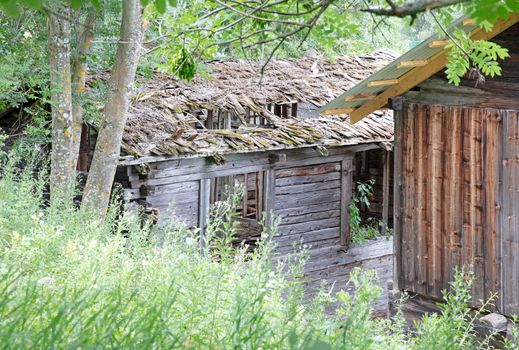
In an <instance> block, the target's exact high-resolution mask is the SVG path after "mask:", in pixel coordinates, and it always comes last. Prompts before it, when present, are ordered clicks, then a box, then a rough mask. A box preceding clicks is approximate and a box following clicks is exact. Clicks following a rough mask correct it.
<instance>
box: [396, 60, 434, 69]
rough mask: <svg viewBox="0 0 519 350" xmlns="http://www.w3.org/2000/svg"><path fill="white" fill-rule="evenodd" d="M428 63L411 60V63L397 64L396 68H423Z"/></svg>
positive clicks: (426, 61)
mask: <svg viewBox="0 0 519 350" xmlns="http://www.w3.org/2000/svg"><path fill="white" fill-rule="evenodd" d="M428 63H429V61H428V60H413V61H402V62H398V64H397V66H396V67H397V68H414V67H423V66H426V65H427V64H428Z"/></svg>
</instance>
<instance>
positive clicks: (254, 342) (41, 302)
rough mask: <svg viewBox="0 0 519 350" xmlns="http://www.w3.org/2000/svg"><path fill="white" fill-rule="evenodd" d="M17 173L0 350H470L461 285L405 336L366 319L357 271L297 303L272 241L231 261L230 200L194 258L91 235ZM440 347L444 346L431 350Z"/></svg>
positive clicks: (172, 226)
mask: <svg viewBox="0 0 519 350" xmlns="http://www.w3.org/2000/svg"><path fill="white" fill-rule="evenodd" d="M14 164H15V162H12V163H11V164H8V165H6V166H5V167H4V168H3V169H2V173H3V176H2V178H1V179H0V295H2V298H0V348H2V349H79V348H81V349H94V348H95V349H101V348H102V349H105V348H106V349H174V348H181V349H308V350H309V349H384V350H386V349H438V347H435V346H436V345H437V344H442V345H443V344H448V346H447V347H445V349H458V347H456V346H457V345H458V344H462V343H461V342H460V341H459V339H460V336H462V335H463V337H465V338H464V339H466V341H465V342H463V344H471V345H474V344H475V345H477V340H476V339H475V336H474V334H473V333H472V332H469V331H467V330H468V329H470V327H471V320H470V319H468V318H466V317H465V316H464V315H465V314H463V312H462V311H460V310H467V309H468V307H467V298H466V294H464V293H466V290H468V288H470V286H469V285H467V284H466V283H464V280H463V276H461V275H460V276H461V277H460V276H458V278H457V281H458V282H456V283H458V284H456V285H455V288H453V292H452V293H454V294H447V295H446V296H447V300H449V304H448V306H446V307H445V309H444V311H445V315H440V316H437V317H434V318H433V317H430V318H426V319H424V321H423V322H421V323H420V324H419V325H418V330H419V331H418V333H416V335H413V334H411V335H409V334H406V332H405V327H404V322H403V319H402V317H401V316H398V317H396V318H395V319H394V320H380V319H374V318H373V317H372V307H373V304H374V302H375V300H376V299H378V297H379V296H380V293H381V288H380V287H378V286H376V285H375V284H374V281H375V280H376V275H375V273H374V272H370V271H364V272H361V271H360V270H355V271H354V272H353V273H352V275H351V279H350V281H349V282H348V285H345V286H344V290H343V291H341V292H339V293H338V294H336V295H332V294H330V293H328V292H326V291H324V290H323V291H321V292H320V293H319V294H318V295H317V296H316V297H315V298H314V299H313V300H311V301H307V302H303V301H302V300H303V299H304V292H303V285H302V280H301V279H300V278H299V277H298V276H299V275H301V269H302V266H303V263H302V262H304V257H302V258H299V257H297V256H295V257H294V258H293V259H290V260H291V261H293V262H290V261H289V262H286V263H279V264H278V263H276V264H274V263H273V262H272V261H273V260H272V259H271V256H272V244H271V243H269V242H268V240H264V241H262V242H260V243H259V246H258V247H257V249H256V250H255V251H254V252H252V253H250V252H246V249H245V248H238V249H230V248H229V244H227V243H228V242H229V241H228V239H227V238H226V237H231V236H232V235H233V231H234V230H235V227H234V226H233V225H229V224H227V221H228V218H229V215H230V214H229V210H232V208H233V207H234V205H235V204H233V203H234V202H233V201H234V199H232V198H230V199H229V202H224V203H219V204H217V206H216V207H215V208H213V210H212V215H211V223H210V224H209V226H208V234H207V238H206V239H207V241H206V242H204V244H202V245H201V244H200V243H201V242H200V241H199V239H198V237H197V233H196V231H195V232H193V231H191V230H189V229H188V228H187V227H186V226H185V225H183V224H182V223H181V222H177V221H174V220H172V221H170V222H167V223H164V224H161V225H159V226H155V227H151V226H150V225H146V224H145V225H144V227H142V226H143V225H142V223H141V220H140V218H138V217H137V216H135V215H134V214H131V213H121V212H118V211H116V210H113V209H112V210H111V211H110V213H109V215H108V218H107V220H106V221H104V222H101V221H99V220H96V219H95V217H92V216H90V215H86V214H82V213H81V212H80V211H78V210H77V209H76V208H74V207H73V206H69V205H66V204H63V203H67V201H64V202H63V201H62V202H61V204H57V203H51V204H49V203H46V201H45V195H44V189H45V184H46V181H47V177H46V175H44V174H42V173H40V175H38V176H35V175H34V174H35V172H34V171H31V170H25V171H19V170H17V169H16V167H15V166H14ZM117 207H119V205H113V206H112V208H117ZM272 230H275V228H271V227H267V228H265V231H266V236H268V235H269V234H272V233H273V232H271V231H272ZM224 231H225V232H224ZM223 233H225V235H222V234H223ZM294 262H295V263H294ZM460 281H461V282H460ZM352 290H355V292H352ZM449 295H453V297H452V298H449ZM337 303H338V305H339V307H338V309H337V312H336V313H335V314H333V315H326V313H325V308H327V307H329V306H330V305H332V304H337ZM450 310H454V311H450ZM454 321H455V323H453V322H454ZM453 325H454V326H453ZM440 336H441V337H447V336H448V337H450V338H449V342H448V343H445V342H441V343H438V342H431V341H430V339H438V337H440ZM459 348H460V349H464V348H467V347H459Z"/></svg>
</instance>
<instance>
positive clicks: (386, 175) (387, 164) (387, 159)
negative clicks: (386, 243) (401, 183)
mask: <svg viewBox="0 0 519 350" xmlns="http://www.w3.org/2000/svg"><path fill="white" fill-rule="evenodd" d="M390 168H391V152H389V151H384V170H383V176H382V222H383V223H384V227H383V228H382V233H383V234H385V233H386V228H387V227H388V225H389V179H390V177H391V169H390Z"/></svg>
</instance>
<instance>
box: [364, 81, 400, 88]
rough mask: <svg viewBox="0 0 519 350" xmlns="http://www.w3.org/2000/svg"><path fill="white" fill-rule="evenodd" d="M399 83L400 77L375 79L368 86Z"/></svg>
mask: <svg viewBox="0 0 519 350" xmlns="http://www.w3.org/2000/svg"><path fill="white" fill-rule="evenodd" d="M396 84H398V79H384V80H373V81H370V82H369V83H368V87H377V86H389V85H396Z"/></svg>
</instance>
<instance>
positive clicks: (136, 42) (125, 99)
mask: <svg viewBox="0 0 519 350" xmlns="http://www.w3.org/2000/svg"><path fill="white" fill-rule="evenodd" d="M142 36H143V23H142V9H141V6H140V3H139V0H124V1H123V15H122V22H121V31H120V39H119V43H118V45H117V54H116V57H115V63H114V68H113V70H112V75H111V77H110V82H109V87H108V89H109V90H108V97H107V101H106V105H105V109H104V121H103V123H102V125H101V128H100V130H99V135H98V138H97V144H96V147H95V151H94V158H93V160H92V165H91V167H90V171H89V174H88V179H87V182H86V185H85V189H84V192H83V203H82V210H94V211H95V212H97V214H98V215H100V216H101V217H102V218H104V216H105V215H106V211H107V209H108V204H109V201H110V193H111V190H112V184H113V181H114V177H115V170H116V168H117V163H118V161H119V156H120V152H121V142H122V137H123V132H124V125H125V124H126V119H127V112H128V107H129V104H130V94H131V90H132V87H133V83H134V80H135V71H136V69H137V63H138V61H139V54H140V46H141V42H142Z"/></svg>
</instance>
